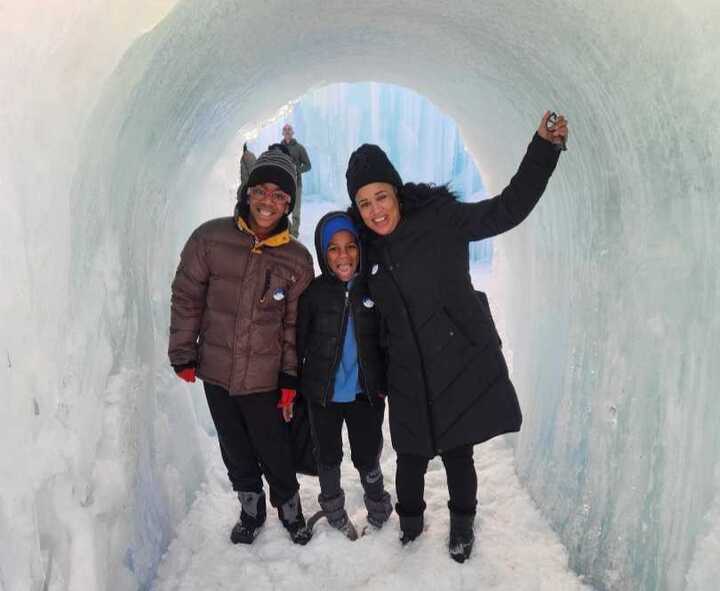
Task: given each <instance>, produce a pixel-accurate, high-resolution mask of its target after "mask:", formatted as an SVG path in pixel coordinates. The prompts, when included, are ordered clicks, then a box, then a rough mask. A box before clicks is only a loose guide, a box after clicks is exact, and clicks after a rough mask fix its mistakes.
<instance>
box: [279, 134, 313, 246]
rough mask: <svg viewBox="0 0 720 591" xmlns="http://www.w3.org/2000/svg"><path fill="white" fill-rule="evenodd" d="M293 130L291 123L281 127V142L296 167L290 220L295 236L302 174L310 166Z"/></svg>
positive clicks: (305, 152)
mask: <svg viewBox="0 0 720 591" xmlns="http://www.w3.org/2000/svg"><path fill="white" fill-rule="evenodd" d="M294 134H295V131H294V130H293V127H292V125H290V124H289V123H286V124H285V125H283V128H282V135H283V139H282V144H283V145H284V146H286V147H287V149H288V153H289V154H290V158H292V159H293V162H294V163H295V166H296V167H297V197H296V198H295V209H293V214H292V220H291V222H290V234H292V235H293V236H294V237H295V238H297V237H298V236H299V235H300V214H301V207H300V205H301V200H302V175H303V174H305V173H306V172H309V171H310V169H311V168H312V165H311V164H310V158H309V157H308V154H307V150H305V146H303V145H302V144H301V143H300V142H298V141H297V140H296V139H295V138H294V137H293V136H294Z"/></svg>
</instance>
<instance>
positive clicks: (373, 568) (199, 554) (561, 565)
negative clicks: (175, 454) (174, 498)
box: [154, 424, 590, 591]
mask: <svg viewBox="0 0 720 591" xmlns="http://www.w3.org/2000/svg"><path fill="white" fill-rule="evenodd" d="M386 427H387V424H386ZM348 449H349V448H348V447H347V440H345V450H346V452H347V450H348ZM345 455H346V458H345V459H344V460H343V465H342V477H343V486H344V488H345V492H346V497H347V509H348V513H349V514H350V517H351V519H353V521H354V522H355V524H356V525H357V527H358V529H361V528H363V527H365V526H366V525H367V520H366V513H365V508H364V505H363V500H362V487H361V486H360V482H359V479H358V476H357V473H356V472H355V470H354V468H353V466H352V464H351V463H350V460H349V457H348V456H349V454H348V453H346V454H345ZM475 465H476V467H477V472H478V513H477V518H476V543H475V548H474V551H473V555H472V556H471V558H470V560H469V561H467V562H466V563H464V564H457V563H455V562H453V561H452V560H451V559H450V557H449V556H448V552H447V535H448V526H449V524H448V510H447V500H448V498H447V488H446V484H445V471H444V469H443V465H442V463H441V461H440V460H439V458H437V459H434V460H432V461H431V463H430V466H429V468H428V473H427V477H426V493H425V500H426V502H427V505H428V507H427V511H426V513H425V532H424V533H423V535H422V536H421V537H420V538H418V539H417V540H416V541H415V542H412V543H411V544H409V545H408V546H406V547H403V546H401V544H400V542H399V540H398V535H399V524H398V518H397V515H395V514H393V515H392V517H391V518H390V521H389V522H388V523H387V524H386V525H385V527H384V528H383V529H382V530H374V529H372V528H370V527H368V530H367V531H368V533H367V535H365V536H364V537H362V538H360V539H359V540H357V541H355V542H351V541H350V540H348V539H346V538H345V537H344V536H343V535H342V534H340V533H339V532H338V531H336V530H334V529H332V528H331V527H330V526H329V525H328V524H327V522H326V521H325V520H321V521H319V522H318V524H317V525H316V527H315V535H314V537H313V539H312V540H311V541H310V543H309V544H308V545H307V546H304V547H301V546H296V545H294V544H293V543H292V542H291V541H290V539H289V538H288V536H287V534H286V533H285V530H284V529H283V528H282V526H281V524H280V522H279V520H278V519H277V515H276V513H275V511H274V510H273V511H271V512H269V513H268V519H267V521H266V524H265V527H264V529H263V531H262V532H261V533H260V535H259V536H258V537H257V539H256V540H255V542H254V544H252V545H251V546H242V545H237V546H235V545H233V544H232V543H231V542H230V539H229V534H230V529H231V527H232V525H233V524H234V523H235V521H236V520H237V517H238V514H239V508H240V507H239V503H238V500H237V497H235V495H234V493H233V492H232V490H231V489H230V486H229V484H228V482H227V476H226V475H225V469H224V466H223V465H222V462H221V460H220V453H219V452H218V453H217V463H216V464H215V465H214V466H212V467H211V469H210V477H209V480H208V482H207V483H206V485H205V486H204V487H203V489H202V490H201V491H200V493H199V494H198V496H197V499H196V500H195V503H194V504H193V506H192V508H191V510H190V513H189V515H188V517H187V519H186V520H185V521H184V523H183V524H182V525H181V526H180V528H179V531H178V536H177V538H176V539H175V540H174V541H173V542H172V544H171V545H170V548H169V550H168V552H167V554H166V555H165V557H164V559H163V562H162V564H161V566H160V569H159V572H158V578H157V581H156V584H155V587H154V589H155V590H156V591H171V590H172V591H180V590H187V591H196V590H198V589H203V590H204V591H214V590H220V589H239V588H247V589H252V590H253V591H264V590H270V589H288V590H290V589H292V590H298V589H299V590H311V589H312V590H319V589H332V590H334V589H343V590H348V591H349V590H352V589H381V590H382V589H388V590H392V591H402V590H405V589H412V590H413V591H421V590H424V589H428V590H432V591H440V590H442V589H452V590H454V591H459V590H463V589H468V590H470V589H472V590H480V589H495V590H504V589H507V590H508V591H510V590H512V591H525V590H527V591H531V590H532V591H542V590H547V591H559V590H570V589H590V587H588V586H586V585H583V583H582V582H581V580H580V579H579V578H578V577H577V576H576V575H575V574H574V573H573V572H572V571H570V570H569V569H568V556H567V552H566V550H565V548H564V547H563V546H562V544H561V543H560V541H559V540H558V537H557V536H556V535H555V533H554V532H553V531H552V530H551V529H550V527H549V526H548V524H547V523H546V522H545V520H544V519H543V518H542V516H541V515H540V513H539V511H538V509H537V508H536V506H535V505H534V503H533V501H532V500H531V499H530V497H529V495H528V493H527V492H526V491H525V489H524V488H523V487H522V486H521V484H520V482H519V480H518V478H517V476H516V473H515V467H514V460H513V454H512V450H511V448H510V446H509V445H508V443H507V442H506V441H504V440H503V439H502V438H498V439H496V440H494V441H491V442H488V443H486V444H484V445H479V446H477V447H476V448H475ZM382 467H383V471H384V474H385V481H386V485H387V487H388V490H389V491H390V492H391V494H393V498H394V484H395V483H394V476H395V454H394V452H393V451H392V448H391V447H390V445H389V441H388V440H387V439H386V443H385V450H384V453H383V458H382ZM319 491H320V489H319V485H318V482H317V479H315V478H311V477H307V476H303V477H302V478H301V482H300V492H301V498H302V503H303V508H304V511H305V514H306V516H309V515H310V514H312V513H313V512H314V511H316V510H317V509H318V504H317V495H318V493H319Z"/></svg>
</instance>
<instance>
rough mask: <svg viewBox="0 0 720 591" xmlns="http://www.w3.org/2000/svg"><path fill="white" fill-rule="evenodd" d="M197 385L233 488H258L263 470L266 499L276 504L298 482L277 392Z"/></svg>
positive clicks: (286, 495)
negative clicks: (240, 392) (234, 392)
mask: <svg viewBox="0 0 720 591" xmlns="http://www.w3.org/2000/svg"><path fill="white" fill-rule="evenodd" d="M203 386H204V387H205V397H206V398H207V402H208V406H209V407H210V415H211V416H212V419H213V422H214V423H215V429H216V430H217V433H218V441H219V443H220V453H221V454H222V459H223V462H225V467H226V468H227V471H228V477H229V478H230V482H231V483H232V487H233V490H235V491H237V492H256V493H260V492H262V490H263V484H262V478H261V476H263V475H264V476H265V480H267V482H268V485H269V487H270V504H271V505H272V506H273V507H279V506H280V505H282V504H283V503H284V502H285V501H287V500H288V499H290V498H291V497H292V496H293V495H294V494H295V493H296V492H297V491H298V488H299V486H298V481H297V477H296V476H295V465H294V463H293V456H292V450H291V448H290V438H289V432H288V429H287V427H286V425H285V424H284V422H283V419H282V413H281V411H280V409H278V408H277V407H276V405H277V402H278V395H277V393H276V392H267V393H262V394H247V395H242V396H230V395H229V393H228V391H227V390H225V389H224V388H223V387H221V386H217V385H215V384H208V383H207V382H203Z"/></svg>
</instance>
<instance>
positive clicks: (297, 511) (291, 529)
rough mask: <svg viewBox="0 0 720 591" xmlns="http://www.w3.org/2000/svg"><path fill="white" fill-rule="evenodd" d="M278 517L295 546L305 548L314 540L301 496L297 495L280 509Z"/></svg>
mask: <svg viewBox="0 0 720 591" xmlns="http://www.w3.org/2000/svg"><path fill="white" fill-rule="evenodd" d="M278 516H279V517H280V521H282V524H283V526H285V529H286V530H287V531H288V533H289V534H290V539H291V540H292V541H293V543H295V544H300V545H301V546H304V545H305V544H307V543H308V542H309V541H310V538H312V530H311V529H310V528H308V527H307V526H306V525H305V517H304V516H303V513H302V506H301V504H300V495H298V494H297V493H295V494H294V495H293V496H292V497H290V499H288V500H287V501H285V502H284V503H283V504H282V505H280V507H279V508H278Z"/></svg>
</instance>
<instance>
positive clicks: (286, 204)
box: [248, 183, 290, 238]
mask: <svg viewBox="0 0 720 591" xmlns="http://www.w3.org/2000/svg"><path fill="white" fill-rule="evenodd" d="M248 204H249V209H250V219H249V220H248V226H250V229H251V230H252V231H253V232H254V233H255V235H256V236H257V237H258V238H267V236H269V235H270V234H271V233H272V231H273V230H274V229H275V227H276V226H277V225H278V222H279V221H280V219H281V218H282V216H283V215H285V214H286V213H287V212H288V210H289V209H290V196H289V195H286V194H285V193H283V192H282V190H281V189H280V187H279V186H278V185H276V184H275V183H263V184H262V185H255V186H253V187H249V188H248Z"/></svg>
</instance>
